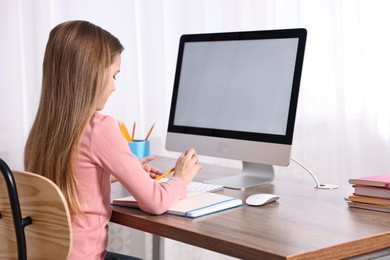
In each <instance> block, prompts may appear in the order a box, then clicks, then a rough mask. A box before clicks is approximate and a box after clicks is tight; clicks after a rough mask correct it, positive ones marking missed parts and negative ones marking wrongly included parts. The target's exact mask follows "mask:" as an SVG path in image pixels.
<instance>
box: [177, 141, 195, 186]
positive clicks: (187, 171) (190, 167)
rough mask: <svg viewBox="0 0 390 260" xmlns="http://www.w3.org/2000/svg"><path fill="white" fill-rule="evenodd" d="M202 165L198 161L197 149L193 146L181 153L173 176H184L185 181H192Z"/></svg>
mask: <svg viewBox="0 0 390 260" xmlns="http://www.w3.org/2000/svg"><path fill="white" fill-rule="evenodd" d="M200 168H202V165H201V164H199V163H198V156H197V155H196V151H195V149H193V148H191V149H188V150H187V151H185V152H184V153H183V154H182V155H180V157H179V159H178V160H177V161H176V166H175V171H174V174H173V176H177V177H179V178H182V179H183V180H184V181H185V183H187V184H188V183H190V182H191V181H192V179H193V178H194V177H195V175H196V174H197V173H198V171H199V170H200Z"/></svg>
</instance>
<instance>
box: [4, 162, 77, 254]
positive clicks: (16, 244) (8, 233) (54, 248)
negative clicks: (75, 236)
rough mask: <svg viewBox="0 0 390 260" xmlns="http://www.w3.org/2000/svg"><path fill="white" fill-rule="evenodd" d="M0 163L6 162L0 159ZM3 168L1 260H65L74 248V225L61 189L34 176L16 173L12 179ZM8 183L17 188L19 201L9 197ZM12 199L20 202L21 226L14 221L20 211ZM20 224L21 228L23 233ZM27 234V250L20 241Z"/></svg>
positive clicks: (39, 176) (46, 179) (43, 178)
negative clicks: (72, 228) (16, 208)
mask: <svg viewBox="0 0 390 260" xmlns="http://www.w3.org/2000/svg"><path fill="white" fill-rule="evenodd" d="M1 162H4V161H2V160H1V159H0V163H1ZM4 164H5V163H4ZM4 164H3V165H4ZM0 166H1V167H0V170H1V171H2V172H3V174H0V259H17V258H19V259H25V256H27V259H66V258H67V256H68V255H69V252H70V249H71V245H72V230H71V227H72V226H71V219H70V214H69V209H68V205H67V202H66V200H65V197H64V196H63V194H62V192H61V190H60V189H59V188H58V187H57V185H56V184H55V183H54V182H52V181H51V180H49V179H48V178H45V177H43V176H41V175H38V174H34V173H29V172H23V171H13V172H12V173H11V174H8V175H11V177H10V178H9V176H8V177H6V175H7V174H4V171H7V170H6V169H4V167H2V165H1V164H0ZM7 167H8V166H7ZM7 167H6V168H7ZM8 169H9V168H8ZM12 178H14V181H13V180H12ZM10 179H11V180H10ZM9 182H11V184H12V182H14V184H15V185H16V188H15V193H16V198H17V199H15V198H14V197H13V196H10V194H12V193H13V192H10V191H9V189H10V188H11V189H12V187H11V186H12V185H9ZM13 200H18V201H19V203H20V212H21V213H19V215H21V216H23V218H22V221H18V220H16V222H21V223H16V222H15V219H17V217H16V218H14V215H15V214H16V215H17V214H18V212H17V210H16V211H15V208H13V206H15V205H12V206H11V204H14V203H11V201H13ZM19 218H20V216H19ZM18 225H22V231H20V228H18V227H17V226H18ZM15 227H16V228H15ZM18 229H19V230H18ZM23 229H24V230H23ZM22 233H24V234H22ZM24 235H25V244H26V248H27V251H25V250H26V248H23V241H22V242H20V241H19V240H20V239H19V238H18V239H17V237H18V236H19V237H20V236H24ZM23 239H24V238H22V239H21V240H23ZM21 250H22V252H21ZM23 251H24V252H23ZM18 252H19V253H18ZM26 252H27V253H26Z"/></svg>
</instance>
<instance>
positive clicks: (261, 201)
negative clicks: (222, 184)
mask: <svg viewBox="0 0 390 260" xmlns="http://www.w3.org/2000/svg"><path fill="white" fill-rule="evenodd" d="M277 199H279V196H276V195H274V194H268V193H258V194H253V195H250V196H249V197H248V198H246V200H245V202H246V204H248V205H250V206H262V205H265V204H268V203H271V202H274V201H276V200H277Z"/></svg>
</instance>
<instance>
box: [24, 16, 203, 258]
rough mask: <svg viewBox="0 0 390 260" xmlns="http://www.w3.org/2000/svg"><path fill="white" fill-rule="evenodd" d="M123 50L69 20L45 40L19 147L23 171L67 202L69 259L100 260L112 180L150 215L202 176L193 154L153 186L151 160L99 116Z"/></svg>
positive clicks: (113, 122)
mask: <svg viewBox="0 0 390 260" xmlns="http://www.w3.org/2000/svg"><path fill="white" fill-rule="evenodd" d="M122 51H123V46H122V45H121V43H120V42H119V40H118V39H117V38H116V37H114V36H113V35H111V34H110V33H109V32H107V31H105V30H103V29H102V28H100V27H98V26H96V25H94V24H92V23H89V22H86V21H69V22H64V23H62V24H59V25H58V26H56V27H55V28H54V29H53V30H52V31H51V32H50V35H49V40H48V43H47V46H46V51H45V56H44V61H43V77H42V93H41V99H40V104H39V108H38V112H37V115H36V118H35V121H34V124H33V126H32V129H31V132H30V134H29V137H28V140H27V143H26V147H25V168H26V170H27V171H30V172H34V173H38V174H41V175H43V176H45V177H48V178H49V179H51V180H53V181H54V182H55V183H56V184H57V185H58V186H59V187H60V189H61V190H62V192H63V194H64V196H65V197H66V199H67V201H68V205H69V208H70V211H71V215H72V234H73V235H72V236H73V245H72V250H71V253H70V256H69V259H103V258H104V257H105V254H106V246H107V241H108V237H107V231H108V222H109V219H110V216H111V205H110V202H111V200H110V189H111V186H110V182H111V181H115V180H118V181H119V182H120V183H121V184H122V185H123V186H124V187H125V188H126V189H127V190H128V191H129V192H130V193H131V194H132V195H133V196H134V197H135V198H136V199H137V200H138V202H139V205H140V207H141V209H143V210H144V211H147V212H150V213H152V214H161V213H163V212H165V211H166V210H167V209H168V208H169V207H170V205H172V203H174V202H176V201H177V200H180V199H182V198H183V197H185V196H186V185H187V184H188V183H189V182H190V181H191V180H192V179H193V177H194V176H195V175H196V173H197V172H198V171H199V170H200V167H201V165H200V164H198V158H197V155H196V152H195V150H194V149H189V150H188V151H186V152H185V153H183V154H182V155H181V156H180V157H179V158H178V160H177V162H176V166H175V172H174V176H173V178H171V179H170V180H169V181H168V182H165V183H158V182H156V181H155V180H154V179H153V178H155V177H156V176H158V175H160V174H161V173H162V172H161V171H160V170H158V169H156V168H155V167H153V166H152V165H150V164H147V162H148V161H150V160H153V159H154V158H155V156H150V157H146V158H143V159H138V158H136V157H135V156H134V155H133V154H132V153H131V152H130V149H129V147H128V145H127V141H126V139H124V138H123V136H122V135H121V132H120V130H119V127H118V124H117V122H116V120H115V119H114V118H112V117H111V116H106V115H103V114H101V113H100V112H98V111H100V110H102V109H103V108H104V105H105V104H106V101H107V99H108V97H109V96H110V94H111V93H112V92H113V91H114V90H115V77H116V75H117V74H118V73H119V71H120V64H121V52H122Z"/></svg>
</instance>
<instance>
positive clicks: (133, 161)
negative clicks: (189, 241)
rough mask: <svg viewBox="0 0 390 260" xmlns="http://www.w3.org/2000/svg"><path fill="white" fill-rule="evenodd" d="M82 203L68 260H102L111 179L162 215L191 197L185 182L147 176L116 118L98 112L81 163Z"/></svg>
mask: <svg viewBox="0 0 390 260" xmlns="http://www.w3.org/2000/svg"><path fill="white" fill-rule="evenodd" d="M75 173H76V178H77V181H78V182H79V184H80V185H79V187H80V190H79V193H78V197H79V200H80V203H81V209H82V210H83V212H84V213H85V214H84V215H77V216H73V217H72V228H73V230H72V231H73V247H72V252H71V255H70V257H69V259H102V258H103V257H104V255H105V250H106V247H107V241H108V222H109V220H110V217H111V211H112V208H111V204H110V202H111V199H110V192H111V183H110V175H111V174H112V175H113V176H114V177H115V178H116V179H117V180H118V181H119V182H120V183H121V184H122V185H123V186H124V187H125V188H126V189H127V190H128V191H129V192H130V193H131V194H132V195H133V196H134V197H135V198H136V199H137V201H138V202H139V205H140V207H141V209H142V210H144V211H147V212H150V213H152V214H161V213H163V212H165V211H166V210H167V209H168V208H169V206H170V205H171V204H172V203H173V202H175V201H177V200H179V199H182V198H183V197H185V196H186V185H185V182H184V181H183V180H182V179H180V178H171V179H170V180H169V181H168V182H166V183H162V184H160V183H157V182H156V181H155V180H153V179H151V178H150V177H149V175H148V174H147V173H146V172H145V171H144V170H143V168H142V165H141V163H140V162H139V160H138V158H136V157H135V156H134V155H133V154H132V153H131V152H130V149H129V147H128V144H127V141H126V139H124V138H123V136H122V134H121V132H120V130H119V127H118V124H117V122H116V121H115V119H114V118H112V117H110V116H105V115H102V114H101V113H98V112H96V113H95V114H94V116H93V117H92V119H91V121H90V123H89V124H88V125H87V127H86V128H85V130H84V134H83V136H82V137H81V140H80V146H79V154H78V156H77V160H76V170H75Z"/></svg>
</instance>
